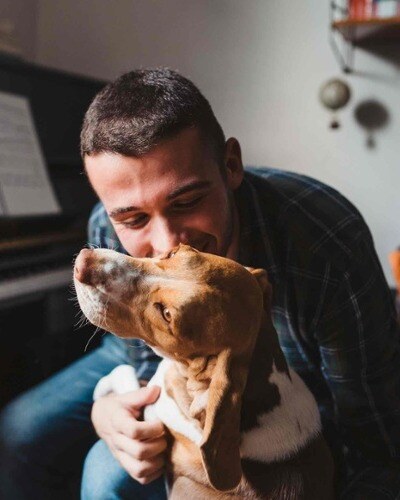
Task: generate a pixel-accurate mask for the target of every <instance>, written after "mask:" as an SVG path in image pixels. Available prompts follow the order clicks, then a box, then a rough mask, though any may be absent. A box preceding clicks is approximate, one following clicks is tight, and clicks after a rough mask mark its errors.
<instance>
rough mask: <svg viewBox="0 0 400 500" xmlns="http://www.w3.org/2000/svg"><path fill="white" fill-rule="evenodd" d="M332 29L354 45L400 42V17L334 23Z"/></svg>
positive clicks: (348, 20)
mask: <svg viewBox="0 0 400 500" xmlns="http://www.w3.org/2000/svg"><path fill="white" fill-rule="evenodd" d="M332 29H334V30H337V31H339V32H340V33H341V34H342V35H343V37H344V38H345V39H346V40H347V41H349V42H353V43H354V44H356V45H357V44H361V43H363V42H368V41H377V42H378V41H386V40H400V16H398V17H387V18H371V19H343V20H341V21H334V22H333V23H332Z"/></svg>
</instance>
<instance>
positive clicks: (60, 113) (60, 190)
mask: <svg viewBox="0 0 400 500" xmlns="http://www.w3.org/2000/svg"><path fill="white" fill-rule="evenodd" d="M103 85H104V82H101V81H97V80H93V79H89V78H84V77H79V76H75V75H70V74H66V73H63V72H60V71H55V70H50V69H47V68H43V67H39V66H35V65H33V64H27V63H24V62H21V61H13V60H7V59H5V60H2V59H1V58H0V91H3V92H8V93H12V94H16V95H21V96H25V97H28V99H29V101H30V105H31V109H32V114H33V118H34V122H35V128H36V130H37V133H38V136H39V140H40V143H41V147H42V150H43V154H44V158H45V162H46V165H47V169H48V172H49V176H50V179H51V183H52V186H53V188H54V190H55V193H56V197H57V199H58V202H59V204H60V207H61V213H60V214H59V215H51V216H50V215H49V216H39V217H38V216H26V217H23V218H21V217H20V218H15V217H10V216H4V215H3V216H1V215H0V380H1V384H0V406H1V405H3V404H5V403H6V402H7V401H8V400H9V399H10V398H12V397H13V396H15V395H16V394H18V392H20V391H22V390H24V389H26V388H28V387H30V386H32V385H33V384H35V383H37V382H39V381H40V380H42V379H43V378H45V377H47V376H48V375H50V374H51V373H52V372H54V371H56V370H58V369H60V368H61V367H62V366H63V365H65V364H67V363H68V362H70V361H72V360H73V359H74V358H76V357H78V356H79V355H80V354H83V351H84V349H85V344H86V342H87V340H88V337H89V336H90V334H91V333H92V332H93V329H92V328H88V329H87V330H86V332H85V331H79V332H78V331H76V329H75V330H74V324H75V323H76V319H77V318H76V317H75V315H76V313H77V308H76V307H75V305H74V304H73V302H72V301H71V300H68V299H71V298H72V297H73V294H72V291H71V289H70V284H71V278H72V260H73V257H74V255H75V254H76V253H77V252H78V251H79V249H80V248H81V247H82V245H84V244H85V243H86V224H87V219H88V215H89V213H90V210H91V208H92V206H93V205H94V204H95V202H96V197H95V195H94V194H93V192H92V190H91V188H90V187H89V185H88V182H87V179H86V177H85V176H84V175H82V163H81V159H80V155H79V134H80V127H81V123H82V119H83V115H84V113H85V111H86V109H87V107H88V106H89V104H90V102H91V100H92V99H93V97H94V95H95V94H96V93H97V92H98V91H99V90H100V89H101V87H102V86H103Z"/></svg>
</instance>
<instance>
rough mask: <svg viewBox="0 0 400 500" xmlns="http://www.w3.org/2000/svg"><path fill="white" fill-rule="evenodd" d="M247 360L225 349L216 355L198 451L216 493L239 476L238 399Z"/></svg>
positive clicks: (229, 488) (229, 487)
mask: <svg viewBox="0 0 400 500" xmlns="http://www.w3.org/2000/svg"><path fill="white" fill-rule="evenodd" d="M248 363H249V359H248V356H247V355H244V354H243V353H241V354H240V355H236V356H235V355H234V354H233V353H232V351H231V349H225V350H224V351H222V352H221V353H220V354H219V355H218V359H217V363H216V367H215V369H214V372H213V377H212V380H211V384H210V387H209V397H208V403H207V410H206V418H205V424H204V431H203V439H202V441H201V443H200V451H201V456H202V460H203V465H204V469H205V471H206V473H207V476H208V479H209V481H210V484H211V485H212V486H213V487H214V488H215V489H217V490H220V491H226V490H231V489H233V488H235V487H236V486H237V485H238V484H239V482H240V480H241V477H242V467H241V462H240V451H239V445H240V411H241V398H242V393H243V390H244V386H245V383H246V378H247V367H248Z"/></svg>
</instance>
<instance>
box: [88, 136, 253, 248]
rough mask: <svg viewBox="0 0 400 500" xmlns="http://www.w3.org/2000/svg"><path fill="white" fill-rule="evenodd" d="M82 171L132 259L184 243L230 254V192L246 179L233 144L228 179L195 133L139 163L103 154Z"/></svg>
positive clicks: (159, 148) (232, 222)
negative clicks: (85, 172)
mask: <svg viewBox="0 0 400 500" xmlns="http://www.w3.org/2000/svg"><path fill="white" fill-rule="evenodd" d="M230 141H231V142H230ZM232 141H234V142H232ZM85 166H86V171H87V174H88V177H89V180H90V182H91V184H92V186H93V188H94V189H95V191H96V193H97V195H98V196H99V198H100V200H101V201H102V202H103V204H104V206H105V208H106V210H107V213H108V215H109V217H110V220H111V222H112V224H113V226H114V228H115V231H116V233H117V235H118V238H119V239H120V241H121V243H122V245H123V246H124V248H125V249H126V250H127V252H128V253H129V254H130V255H132V256H134V257H155V256H157V255H160V254H162V253H164V252H166V251H169V250H171V248H173V247H175V246H176V245H178V244H179V243H187V244H189V245H191V246H193V247H195V248H197V249H198V250H201V251H204V252H208V253H213V254H217V255H221V256H225V255H227V253H228V250H229V247H230V245H231V243H232V235H233V234H234V233H235V232H237V231H235V230H237V228H236V227H235V224H236V222H235V216H234V215H235V207H234V202H233V196H232V191H233V190H234V189H236V188H237V187H238V186H239V185H240V183H241V180H242V177H243V170H242V165H241V159H240V148H239V145H238V143H237V142H235V140H229V141H228V143H227V154H226V159H225V167H224V168H225V170H226V179H225V180H224V179H223V178H222V175H221V171H220V167H219V165H218V164H217V162H216V160H215V159H213V157H212V155H211V153H210V151H209V149H208V148H207V147H206V146H205V145H204V143H203V142H202V140H201V137H200V134H199V132H198V131H197V130H196V129H193V128H190V129H185V130H183V131H182V132H180V133H179V134H177V135H176V136H175V137H173V138H172V139H170V140H168V141H165V142H164V143H162V144H161V145H159V146H157V147H155V148H154V149H153V150H151V151H150V152H149V153H146V154H145V155H143V156H141V157H139V158H134V157H127V156H122V155H118V154H114V153H99V154H96V155H92V156H88V157H86V159H85Z"/></svg>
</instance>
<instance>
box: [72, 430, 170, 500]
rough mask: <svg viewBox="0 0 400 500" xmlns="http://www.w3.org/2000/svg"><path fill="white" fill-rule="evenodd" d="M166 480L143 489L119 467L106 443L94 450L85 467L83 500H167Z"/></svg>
mask: <svg viewBox="0 0 400 500" xmlns="http://www.w3.org/2000/svg"><path fill="white" fill-rule="evenodd" d="M166 498H167V495H166V489H165V482H164V478H163V477H160V478H158V479H156V480H155V481H153V482H152V483H150V484H147V485H145V486H142V485H141V484H139V483H138V482H136V481H134V480H133V479H132V478H131V477H130V476H129V474H128V473H127V472H126V471H125V470H124V469H123V468H122V467H121V466H120V465H119V463H118V461H117V460H116V459H115V458H114V456H113V455H112V454H111V452H110V450H109V448H108V446H107V445H106V443H105V442H104V441H102V440H99V441H97V443H96V444H95V445H94V446H93V447H92V449H91V450H90V452H89V453H88V455H87V457H86V460H85V464H84V467H83V477H82V490H81V499H82V500H121V499H135V500H142V499H143V500H164V499H165V500H166Z"/></svg>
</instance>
